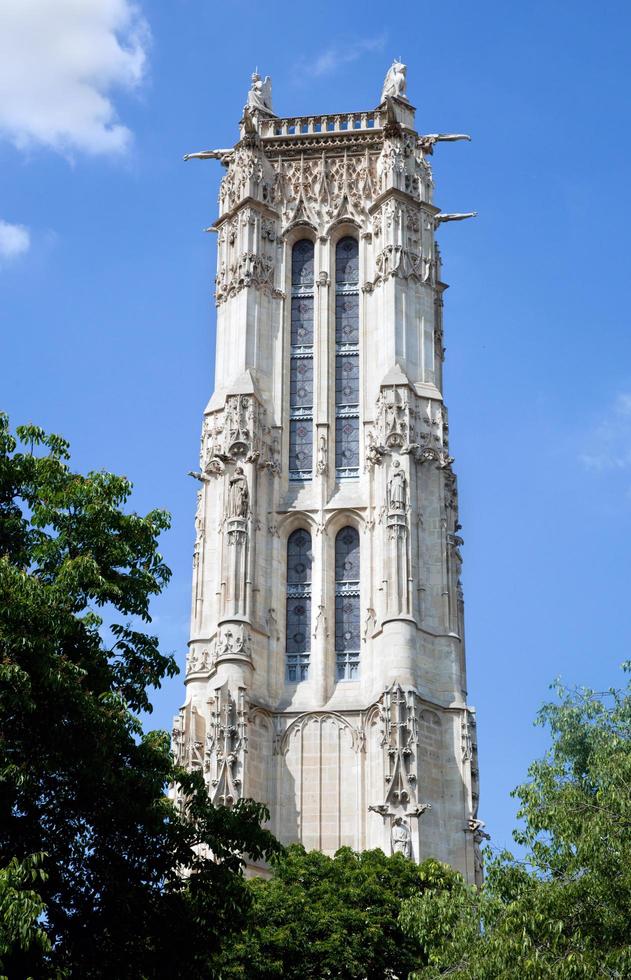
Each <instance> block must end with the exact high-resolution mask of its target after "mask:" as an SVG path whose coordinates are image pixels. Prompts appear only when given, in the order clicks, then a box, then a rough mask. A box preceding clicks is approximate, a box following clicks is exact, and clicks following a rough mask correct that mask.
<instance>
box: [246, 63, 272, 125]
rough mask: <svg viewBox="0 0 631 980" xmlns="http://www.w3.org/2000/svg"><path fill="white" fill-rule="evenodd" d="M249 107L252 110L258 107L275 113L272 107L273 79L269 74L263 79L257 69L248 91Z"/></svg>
mask: <svg viewBox="0 0 631 980" xmlns="http://www.w3.org/2000/svg"><path fill="white" fill-rule="evenodd" d="M247 108H248V109H250V111H252V110H253V109H258V110H260V111H261V112H267V113H268V114H271V115H272V116H273V115H274V110H273V109H272V79H271V78H270V77H269V75H266V76H265V79H262V78H261V76H260V75H259V73H258V72H257V71H255V72H253V74H252V85H251V87H250V91H249V92H248V101H247Z"/></svg>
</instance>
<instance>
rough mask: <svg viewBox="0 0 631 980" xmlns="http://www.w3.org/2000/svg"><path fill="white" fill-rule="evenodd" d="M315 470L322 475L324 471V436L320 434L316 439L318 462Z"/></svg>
mask: <svg viewBox="0 0 631 980" xmlns="http://www.w3.org/2000/svg"><path fill="white" fill-rule="evenodd" d="M316 472H317V473H319V474H320V475H322V474H323V473H326V436H325V435H321V436H320V438H319V440H318V463H317V466H316Z"/></svg>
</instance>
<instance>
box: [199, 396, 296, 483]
mask: <svg viewBox="0 0 631 980" xmlns="http://www.w3.org/2000/svg"><path fill="white" fill-rule="evenodd" d="M266 415H267V413H266V411H265V409H264V408H263V407H262V405H260V404H259V402H258V401H257V399H256V398H255V397H254V396H253V395H229V396H228V397H227V398H226V403H225V406H224V408H223V409H220V410H219V411H216V412H212V413H209V414H208V415H207V416H206V417H205V419H204V425H203V430H202V447H201V455H200V466H201V468H202V471H203V472H204V473H206V474H208V475H212V476H218V475H220V474H221V473H223V472H224V468H225V466H224V464H225V463H228V462H234V461H235V460H236V459H244V460H245V461H246V462H249V463H258V465H259V466H260V467H263V468H266V469H268V470H269V471H270V472H272V473H273V474H277V473H278V471H279V467H278V438H277V437H276V436H274V437H273V438H272V436H271V429H270V427H269V426H268V425H267V424H266V422H265V419H266Z"/></svg>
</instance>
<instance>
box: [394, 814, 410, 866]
mask: <svg viewBox="0 0 631 980" xmlns="http://www.w3.org/2000/svg"><path fill="white" fill-rule="evenodd" d="M390 839H391V842H392V853H393V854H402V855H403V857H406V858H409V857H412V841H411V840H410V828H409V827H408V825H407V824H406V823H405V822H404V820H403V817H395V818H394V820H393V822H392V831H391V833H390Z"/></svg>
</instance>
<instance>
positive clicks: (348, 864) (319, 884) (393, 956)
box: [222, 844, 456, 980]
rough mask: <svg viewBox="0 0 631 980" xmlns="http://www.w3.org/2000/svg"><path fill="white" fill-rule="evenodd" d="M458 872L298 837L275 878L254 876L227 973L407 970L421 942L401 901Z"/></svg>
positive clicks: (354, 974) (264, 975)
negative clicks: (404, 925) (324, 846)
mask: <svg viewBox="0 0 631 980" xmlns="http://www.w3.org/2000/svg"><path fill="white" fill-rule="evenodd" d="M455 878H456V876H455V874H454V872H452V871H451V870H450V869H449V868H446V867H445V866H443V865H440V864H439V863H438V862H436V861H426V862H425V863H424V864H422V865H421V866H417V865H415V864H414V863H413V862H411V861H409V860H407V859H406V858H404V857H403V856H402V855H401V854H395V855H393V856H392V857H386V856H385V854H384V853H383V851H381V850H374V851H364V852H363V853H361V854H358V853H356V852H354V851H352V850H351V849H350V848H348V847H343V848H341V849H340V850H339V851H337V853H336V854H335V857H333V858H330V857H327V856H326V855H324V854H321V853H319V852H318V851H310V852H308V853H307V852H306V851H305V849H304V848H303V847H302V846H301V845H299V844H293V845H291V846H290V847H288V848H287V850H286V852H285V853H284V854H282V855H281V856H280V857H279V858H277V859H275V861H274V874H273V877H272V878H271V880H269V881H265V880H262V879H255V880H252V881H249V882H248V888H249V890H250V893H251V895H252V899H253V901H252V905H251V907H250V913H249V917H248V921H247V924H246V927H245V928H244V930H243V932H242V933H241V935H240V936H239V937H238V939H237V940H236V941H234V940H233V941H232V942H231V943H230V946H229V948H228V950H227V952H226V955H225V959H224V964H223V969H222V977H225V978H226V980H228V978H230V980H233V978H252V977H258V978H261V980H271V978H281V977H282V978H286V980H292V978H295V980H324V978H326V977H339V978H344V980H346V978H348V980H351V978H362V980H363V978H366V980H383V978H387V977H391V978H394V977H401V978H403V977H407V975H408V973H409V971H410V970H411V969H412V968H413V967H414V965H415V964H417V963H418V960H419V955H421V947H420V944H419V943H418V941H417V939H416V938H415V937H412V936H406V935H404V933H403V931H402V929H401V928H400V926H399V923H398V915H399V911H400V909H401V903H402V901H403V900H404V899H406V898H410V897H411V896H413V895H418V894H421V893H422V892H423V891H424V890H425V889H427V888H429V887H430V886H435V887H439V886H440V887H441V888H448V886H449V884H450V882H451V881H452V880H454V879H455Z"/></svg>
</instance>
